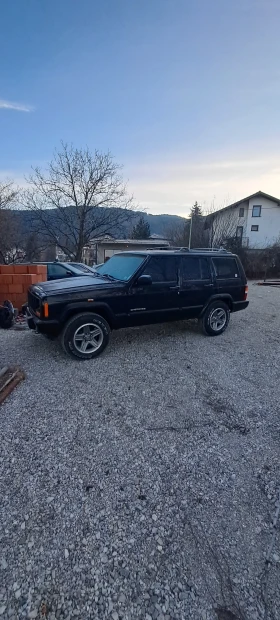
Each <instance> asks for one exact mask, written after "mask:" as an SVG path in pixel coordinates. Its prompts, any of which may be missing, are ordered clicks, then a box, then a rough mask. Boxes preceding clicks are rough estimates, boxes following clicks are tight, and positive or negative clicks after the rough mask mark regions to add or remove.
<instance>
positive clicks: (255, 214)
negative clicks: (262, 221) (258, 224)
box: [252, 205, 262, 217]
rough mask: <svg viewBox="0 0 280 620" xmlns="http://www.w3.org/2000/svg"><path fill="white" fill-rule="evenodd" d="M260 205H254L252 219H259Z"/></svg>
mask: <svg viewBox="0 0 280 620" xmlns="http://www.w3.org/2000/svg"><path fill="white" fill-rule="evenodd" d="M261 210H262V207H261V205H254V206H253V210H252V217H261Z"/></svg>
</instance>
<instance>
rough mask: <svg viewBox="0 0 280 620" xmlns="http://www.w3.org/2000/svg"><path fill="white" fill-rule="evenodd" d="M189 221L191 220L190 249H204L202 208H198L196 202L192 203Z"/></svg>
mask: <svg viewBox="0 0 280 620" xmlns="http://www.w3.org/2000/svg"><path fill="white" fill-rule="evenodd" d="M191 219H192V227H191V247H192V248H201V247H205V243H206V240H205V232H204V216H203V213H202V208H201V207H200V206H199V204H198V203H197V201H196V202H195V203H194V205H193V207H192V208H191Z"/></svg>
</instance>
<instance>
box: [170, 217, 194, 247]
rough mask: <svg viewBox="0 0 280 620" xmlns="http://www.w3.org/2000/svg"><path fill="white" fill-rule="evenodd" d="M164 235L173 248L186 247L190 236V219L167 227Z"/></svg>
mask: <svg viewBox="0 0 280 620" xmlns="http://www.w3.org/2000/svg"><path fill="white" fill-rule="evenodd" d="M164 235H165V237H166V238H167V239H169V240H170V242H171V244H172V245H174V246H175V247H178V248H182V247H187V246H188V243H189V235H190V219H186V220H185V221H182V222H180V223H178V224H175V225H171V226H168V227H167V228H166V230H165V233H164Z"/></svg>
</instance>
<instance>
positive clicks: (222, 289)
mask: <svg viewBox="0 0 280 620" xmlns="http://www.w3.org/2000/svg"><path fill="white" fill-rule="evenodd" d="M212 263H213V265H214V271H215V275H216V287H217V293H221V294H227V295H230V296H231V297H232V299H233V301H240V299H243V295H244V282H243V280H242V277H241V273H240V270H239V266H238V262H237V260H236V259H235V257H234V256H230V255H229V256H217V257H216V256H215V257H213V258H212Z"/></svg>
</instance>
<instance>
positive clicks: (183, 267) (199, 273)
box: [180, 255, 215, 318]
mask: <svg viewBox="0 0 280 620" xmlns="http://www.w3.org/2000/svg"><path fill="white" fill-rule="evenodd" d="M214 290H215V287H214V283H213V278H212V272H211V264H210V260H209V258H208V257H207V256H206V257H204V256H187V255H185V256H181V259H180V308H181V312H182V314H183V317H184V318H193V317H197V316H199V314H200V312H201V310H202V308H203V307H204V305H205V304H206V302H207V300H208V299H209V297H210V296H211V295H213V292H214Z"/></svg>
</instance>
